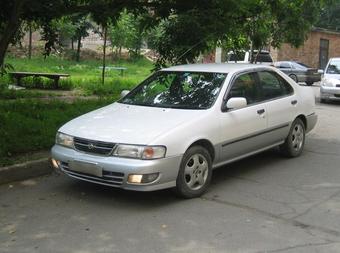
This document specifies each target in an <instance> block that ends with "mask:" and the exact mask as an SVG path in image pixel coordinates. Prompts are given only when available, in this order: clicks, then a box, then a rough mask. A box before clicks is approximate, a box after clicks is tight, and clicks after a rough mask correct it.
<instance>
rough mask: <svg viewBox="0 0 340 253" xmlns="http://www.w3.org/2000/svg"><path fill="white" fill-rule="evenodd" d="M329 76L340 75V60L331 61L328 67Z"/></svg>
mask: <svg viewBox="0 0 340 253" xmlns="http://www.w3.org/2000/svg"><path fill="white" fill-rule="evenodd" d="M326 73H327V74H340V60H339V61H331V62H330V63H329V65H328V68H327V71H326Z"/></svg>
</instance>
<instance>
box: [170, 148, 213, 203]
mask: <svg viewBox="0 0 340 253" xmlns="http://www.w3.org/2000/svg"><path fill="white" fill-rule="evenodd" d="M211 167H212V161H211V156H210V154H209V152H208V151H207V150H206V149H205V148H203V147H201V146H193V147H191V148H189V149H188V150H187V151H186V152H185V154H184V156H183V159H182V162H181V166H180V170H179V172H178V176H177V180H176V188H175V190H176V193H177V195H179V196H181V197H184V198H195V197H199V196H201V195H202V194H203V193H204V192H205V191H206V189H207V188H208V185H209V184H210V181H211V174H212V168H211Z"/></svg>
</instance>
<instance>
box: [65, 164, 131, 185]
mask: <svg viewBox="0 0 340 253" xmlns="http://www.w3.org/2000/svg"><path fill="white" fill-rule="evenodd" d="M59 166H60V168H61V170H62V171H63V172H65V173H66V174H67V175H69V176H71V177H75V178H78V179H82V180H85V181H89V182H93V183H100V184H105V185H110V186H119V185H121V184H123V180H124V173H120V172H112V171H107V170H103V177H96V176H93V175H89V174H85V173H81V172H78V171H72V170H70V167H69V164H68V163H66V162H61V163H60V164H59Z"/></svg>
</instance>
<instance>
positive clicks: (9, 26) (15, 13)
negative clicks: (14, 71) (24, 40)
mask: <svg viewBox="0 0 340 253" xmlns="http://www.w3.org/2000/svg"><path fill="white" fill-rule="evenodd" d="M23 4H24V0H17V1H15V3H14V6H13V9H12V11H11V14H10V18H9V19H8V21H7V22H6V23H5V24H4V30H3V33H2V34H1V35H0V69H2V68H3V66H4V60H5V56H6V51H7V48H8V45H9V44H10V42H11V41H12V39H13V37H14V36H15V34H16V32H17V31H18V29H19V27H20V25H21V21H20V15H21V10H22V7H23Z"/></svg>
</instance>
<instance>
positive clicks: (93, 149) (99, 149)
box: [73, 137, 116, 155]
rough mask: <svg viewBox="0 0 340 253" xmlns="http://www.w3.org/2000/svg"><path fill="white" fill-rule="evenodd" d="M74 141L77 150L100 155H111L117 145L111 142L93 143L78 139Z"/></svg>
mask: <svg viewBox="0 0 340 253" xmlns="http://www.w3.org/2000/svg"><path fill="white" fill-rule="evenodd" d="M73 141H74V147H75V148H76V150H79V151H82V152H86V153H91V154H98V155H109V154H110V153H111V152H112V150H113V148H114V147H115V145H116V144H115V143H111V142H103V141H93V140H87V139H83V138H78V137H74V139H73Z"/></svg>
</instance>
